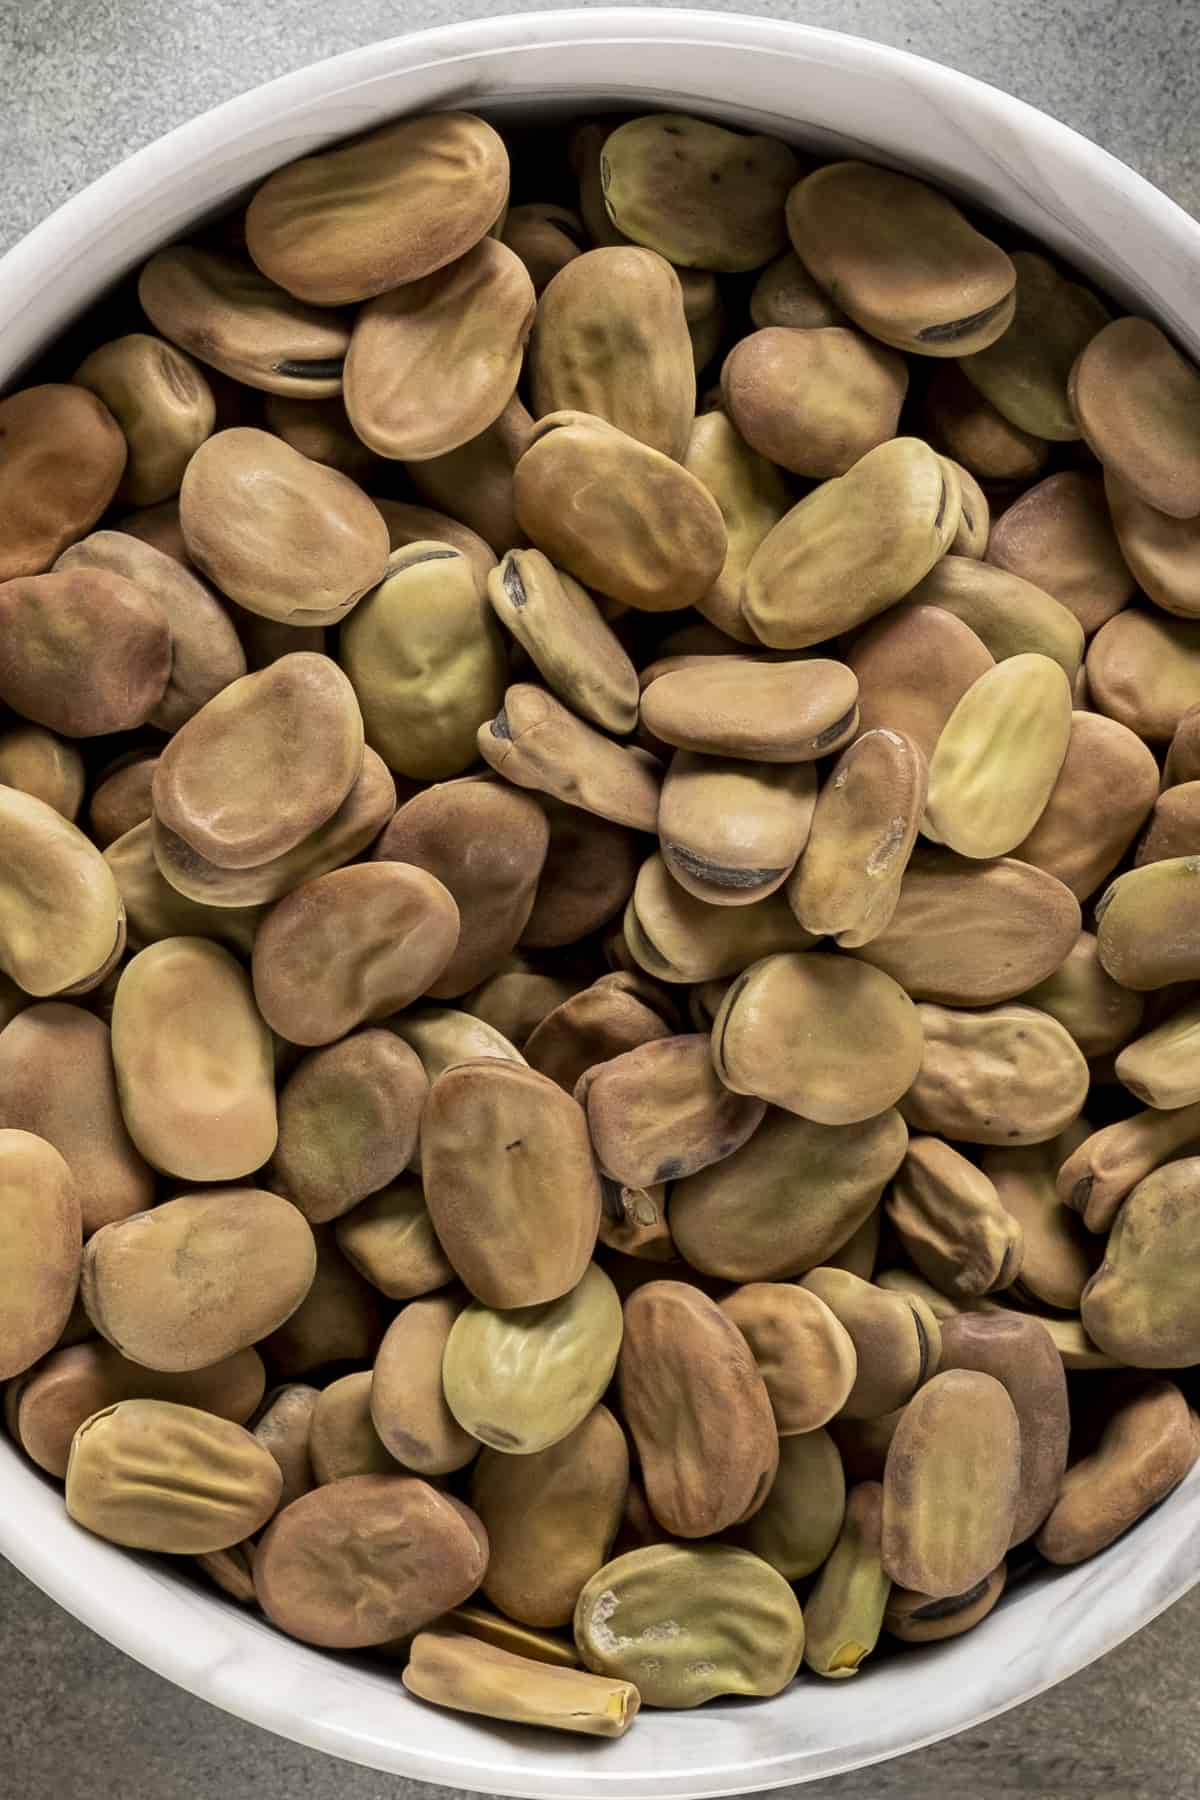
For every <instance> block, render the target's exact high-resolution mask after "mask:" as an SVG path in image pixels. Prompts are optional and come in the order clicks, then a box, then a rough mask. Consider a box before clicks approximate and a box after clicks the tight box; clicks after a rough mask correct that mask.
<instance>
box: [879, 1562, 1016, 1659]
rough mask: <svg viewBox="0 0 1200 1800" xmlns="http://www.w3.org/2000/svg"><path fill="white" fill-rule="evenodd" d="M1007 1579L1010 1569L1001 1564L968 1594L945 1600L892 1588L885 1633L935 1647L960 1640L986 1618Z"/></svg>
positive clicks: (907, 1641)
mask: <svg viewBox="0 0 1200 1800" xmlns="http://www.w3.org/2000/svg"><path fill="white" fill-rule="evenodd" d="M1007 1579H1008V1566H1007V1564H1006V1563H1001V1564H1000V1566H999V1568H996V1569H993V1570H992V1572H991V1574H990V1575H985V1576H984V1578H983V1580H982V1581H978V1582H976V1584H975V1586H974V1587H973V1588H968V1589H967V1591H966V1593H965V1594H950V1595H948V1596H947V1597H946V1598H945V1599H944V1600H931V1599H930V1598H929V1595H928V1594H917V1593H914V1592H913V1590H912V1588H901V1587H895V1586H893V1588H892V1591H891V1594H890V1596H889V1597H888V1603H887V1607H886V1608H885V1610H884V1615H883V1626H884V1630H885V1631H888V1632H890V1633H891V1635H892V1637H895V1638H899V1639H900V1641H901V1643H904V1644H935V1643H941V1642H942V1641H943V1640H944V1639H945V1638H952V1637H961V1635H962V1633H963V1632H964V1631H970V1630H972V1629H973V1627H974V1626H976V1625H979V1624H981V1623H982V1621H983V1620H984V1619H986V1618H987V1616H988V1614H989V1613H990V1612H991V1611H992V1608H993V1607H994V1606H995V1604H996V1602H997V1601H998V1600H999V1598H1000V1596H1001V1594H1002V1593H1003V1592H1004V1584H1005V1582H1006V1581H1007Z"/></svg>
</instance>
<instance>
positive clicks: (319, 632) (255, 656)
mask: <svg viewBox="0 0 1200 1800" xmlns="http://www.w3.org/2000/svg"><path fill="white" fill-rule="evenodd" d="M181 554H185V553H182V552H181ZM228 605H229V616H230V618H231V619H232V620H233V625H234V630H235V631H236V632H237V634H238V638H239V640H240V642H241V646H242V649H243V650H244V652H245V655H246V666H247V668H248V669H249V670H250V671H251V672H252V673H253V671H254V670H256V669H265V668H267V667H268V666H269V665H270V664H271V663H273V662H278V661H279V659H280V657H281V656H291V655H292V653H293V651H297V650H312V651H315V652H316V653H317V654H318V655H324V653H325V650H326V647H327V645H326V639H327V636H328V634H327V632H326V630H325V627H324V626H323V625H299V624H289V623H288V622H287V621H286V620H283V619H267V618H264V617H263V616H262V614H261V613H253V612H247V611H246V609H245V608H244V607H242V606H239V605H238V604H237V602H236V601H234V600H230V601H229V602H228Z"/></svg>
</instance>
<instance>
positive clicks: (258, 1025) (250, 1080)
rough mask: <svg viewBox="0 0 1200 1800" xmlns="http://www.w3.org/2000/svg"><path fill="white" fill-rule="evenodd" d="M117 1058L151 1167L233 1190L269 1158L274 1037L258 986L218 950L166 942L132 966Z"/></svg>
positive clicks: (199, 941) (125, 981)
mask: <svg viewBox="0 0 1200 1800" xmlns="http://www.w3.org/2000/svg"><path fill="white" fill-rule="evenodd" d="M112 1055H113V1063H114V1065H115V1068H116V1074H117V1092H118V1094H119V1095H120V1100H121V1111H122V1113H123V1115H124V1118H125V1124H126V1126H127V1128H128V1131H129V1135H130V1137H131V1138H132V1139H133V1141H134V1143H135V1144H136V1145H137V1147H138V1149H139V1150H140V1151H141V1153H142V1155H143V1156H144V1157H145V1159H146V1161H147V1162H148V1163H149V1164H150V1165H151V1167H152V1168H156V1169H160V1170H161V1171H162V1172H163V1173H164V1174H168V1175H177V1176H180V1177H182V1178H183V1179H184V1180H187V1181H229V1180H236V1179H237V1178H238V1177H240V1176H243V1175H249V1174H250V1173H251V1171H252V1170H254V1169H260V1168H261V1167H262V1165H263V1164H264V1163H265V1162H266V1161H267V1159H268V1158H269V1157H270V1155H271V1152H272V1151H273V1150H274V1148H275V1140H276V1135H277V1126H276V1112H275V1082H274V1071H273V1066H272V1053H271V1039H270V1034H269V1032H268V1030H267V1027H266V1025H265V1024H264V1022H263V1020H262V1017H261V1015H260V1014H259V1012H258V1009H257V1008H256V1006H255V1004H254V996H253V992H252V990H251V987H250V983H249V980H248V979H247V977H246V975H245V974H244V972H243V971H242V969H241V967H240V965H239V964H238V963H237V962H236V961H235V959H234V958H233V957H232V956H231V955H230V953H229V951H228V950H224V949H222V948H221V946H220V945H219V944H214V943H211V942H210V941H209V940H208V939H206V938H190V937H185V938H163V939H162V940H161V941H160V942H159V943H157V944H151V945H150V946H149V947H148V948H147V949H145V950H142V951H140V952H139V953H138V955H137V956H135V957H134V958H133V960H132V961H131V962H130V963H128V964H127V965H126V967H125V969H124V970H123V972H122V974H121V978H120V980H119V982H118V983H117V995H116V1000H115V1002H114V1004H113V1022H112Z"/></svg>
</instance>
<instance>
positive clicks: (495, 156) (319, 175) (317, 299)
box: [246, 112, 508, 306]
mask: <svg viewBox="0 0 1200 1800" xmlns="http://www.w3.org/2000/svg"><path fill="white" fill-rule="evenodd" d="M507 197H508V154H507V152H506V150H505V148H504V144H503V141H502V140H501V138H500V137H499V136H498V134H497V133H496V132H495V131H494V130H493V129H492V127H491V126H490V125H488V124H486V123H485V122H484V121H483V120H482V119H477V118H475V117H474V115H473V114H471V113H463V112H444V113H429V114H426V115H424V116H423V117H418V118H413V119H400V120H398V121H395V122H394V123H392V124H390V125H384V126H381V127H380V128H379V129H378V130H376V131H371V132H367V133H365V134H364V135H362V136H360V137H356V138H353V139H352V140H351V141H350V142H349V143H346V144H339V145H336V146H335V147H334V148H333V149H331V150H324V151H319V152H318V153H317V154H316V155H314V156H305V157H301V158H300V159H299V160H298V161H296V162H291V163H288V164H286V165H285V166H284V167H283V168H282V169H277V170H276V171H275V173H274V174H273V175H270V176H268V178H267V180H266V181H265V182H264V183H263V184H262V186H261V187H260V188H259V189H258V191H257V193H256V194H255V195H254V198H253V199H252V200H251V202H250V206H249V209H248V211H247V213H246V247H247V249H248V250H249V252H250V254H251V256H252V257H253V258H254V260H255V262H256V263H257V264H258V266H259V268H260V269H262V270H263V272H264V274H267V275H269V276H270V277H271V279H272V280H273V281H277V282H279V284H280V286H281V287H285V288H287V290H288V292H289V293H293V294H297V295H298V296H299V297H300V298H301V299H302V300H309V301H311V302H313V303H314V304H315V305H317V306H343V305H345V304H346V303H347V302H354V301H356V300H367V299H370V297H371V296H372V295H373V294H382V293H384V292H385V291H386V290H387V289H389V288H396V287H401V286H403V285H404V284H406V283H408V282H412V281H419V280H420V279H421V277H422V276H424V275H429V274H431V273H432V272H433V270H435V269H440V268H443V267H444V266H445V265H446V264H447V263H450V262H453V261H454V260H455V259H456V258H457V257H461V256H463V255H464V254H465V253H466V252H467V251H468V250H470V248H471V246H472V245H473V244H477V243H478V242H479V240H480V238H481V237H483V236H484V234H485V233H486V232H487V230H488V228H489V226H490V225H492V224H493V222H494V221H495V219H496V218H497V216H498V214H499V213H500V212H501V210H502V208H503V206H504V204H505V201H506V199H507Z"/></svg>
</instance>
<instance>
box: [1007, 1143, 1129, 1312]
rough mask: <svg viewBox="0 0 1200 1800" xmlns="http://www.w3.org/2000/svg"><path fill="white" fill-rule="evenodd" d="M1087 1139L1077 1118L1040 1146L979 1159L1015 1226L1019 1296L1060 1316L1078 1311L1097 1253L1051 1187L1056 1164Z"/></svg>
mask: <svg viewBox="0 0 1200 1800" xmlns="http://www.w3.org/2000/svg"><path fill="white" fill-rule="evenodd" d="M1088 1135H1089V1128H1088V1125H1087V1122H1086V1121H1085V1120H1082V1119H1080V1120H1078V1121H1076V1123H1075V1124H1074V1125H1072V1126H1070V1127H1069V1128H1068V1129H1067V1130H1066V1131H1064V1132H1062V1133H1061V1134H1060V1136H1058V1137H1056V1138H1051V1139H1050V1140H1049V1141H1048V1142H1046V1143H1042V1144H1033V1145H1029V1146H1026V1147H1022V1148H1015V1149H1011V1150H1009V1149H1001V1148H998V1147H993V1148H991V1149H989V1150H985V1151H984V1153H983V1156H982V1157H981V1158H980V1166H981V1168H982V1170H983V1173H984V1174H985V1175H986V1176H987V1178H988V1180H989V1181H990V1182H991V1183H992V1185H993V1186H994V1188H995V1189H996V1193H997V1195H998V1196H999V1199H1000V1204H1001V1205H1002V1206H1003V1207H1004V1209H1005V1211H1006V1212H1008V1213H1010V1214H1011V1215H1012V1217H1013V1218H1014V1219H1016V1221H1017V1223H1018V1224H1019V1225H1020V1227H1021V1236H1022V1239H1023V1242H1024V1254H1023V1256H1022V1258H1021V1273H1020V1275H1019V1276H1018V1277H1017V1286H1018V1290H1019V1293H1020V1296H1021V1297H1022V1298H1023V1299H1026V1300H1028V1301H1031V1302H1032V1303H1034V1304H1036V1305H1040V1306H1052V1307H1055V1308H1057V1309H1059V1310H1060V1311H1063V1312H1078V1311H1079V1300H1080V1296H1081V1295H1082V1293H1083V1290H1084V1288H1085V1287H1086V1286H1087V1284H1088V1282H1089V1281H1090V1279H1091V1277H1092V1275H1093V1274H1094V1273H1095V1270H1096V1266H1097V1264H1098V1263H1099V1261H1100V1255H1101V1246H1100V1244H1099V1243H1098V1242H1097V1241H1096V1239H1095V1238H1093V1237H1090V1236H1089V1235H1088V1233H1087V1232H1086V1231H1085V1230H1084V1228H1083V1222H1082V1220H1080V1219H1079V1218H1077V1217H1076V1215H1075V1214H1074V1213H1073V1212H1071V1211H1070V1210H1069V1209H1068V1208H1067V1207H1065V1206H1064V1205H1063V1204H1062V1201H1061V1200H1060V1199H1059V1197H1058V1192H1057V1189H1056V1187H1055V1177H1056V1175H1057V1174H1058V1170H1059V1166H1060V1165H1061V1164H1062V1163H1063V1162H1064V1161H1065V1160H1066V1158H1067V1157H1068V1156H1069V1155H1070V1153H1071V1152H1072V1151H1073V1150H1075V1149H1076V1148H1077V1147H1078V1145H1079V1144H1080V1143H1082V1142H1083V1141H1085V1140H1086V1138H1087V1137H1088Z"/></svg>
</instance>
